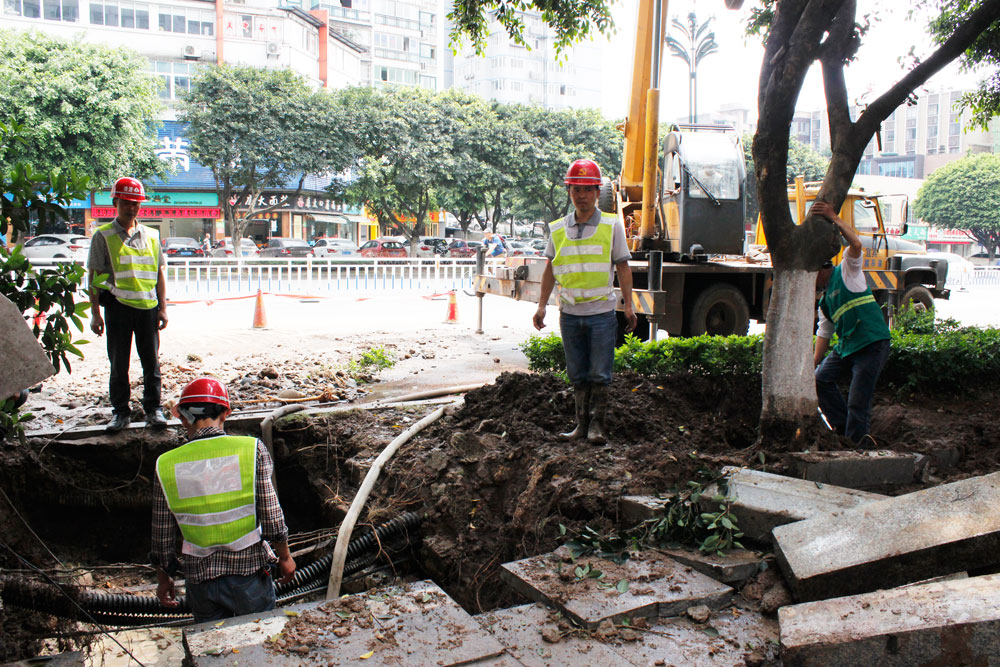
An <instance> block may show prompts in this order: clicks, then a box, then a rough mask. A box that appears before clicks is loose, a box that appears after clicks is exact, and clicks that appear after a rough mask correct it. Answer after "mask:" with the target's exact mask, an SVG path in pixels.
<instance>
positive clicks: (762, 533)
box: [701, 466, 885, 542]
mask: <svg viewBox="0 0 1000 667" xmlns="http://www.w3.org/2000/svg"><path fill="white" fill-rule="evenodd" d="M723 472H724V473H725V474H726V475H727V478H728V482H727V483H728V490H727V493H726V497H727V498H728V500H729V502H730V503H731V506H730V512H731V513H732V515H733V516H735V517H736V525H737V527H738V528H739V529H740V530H741V531H742V532H743V534H744V535H745V536H746V537H748V538H750V539H752V540H756V541H758V542H770V541H771V531H772V530H773V529H774V528H775V527H776V526H781V525H784V524H787V523H793V522H795V521H802V520H804V519H809V518H811V517H816V516H825V515H832V516H836V515H838V514H840V513H842V512H844V511H846V510H848V509H851V508H855V507H858V506H859V505H864V504H866V503H870V502H873V501H876V500H882V499H883V498H885V496H881V495H878V494H876V493H869V492H867V491H857V490H855V489H845V488H842V487H839V486H833V485H831V484H821V483H819V482H810V481H807V480H804V479H795V478H794V477H785V476H784V475H775V474H773V473H768V472H761V471H759V470H749V469H747V468H735V467H731V466H729V467H726V468H723ZM717 494H718V488H717V487H716V485H714V484H713V485H710V486H709V487H708V488H706V489H705V493H704V494H703V495H702V497H701V506H702V509H703V510H704V511H712V512H714V511H717V510H718V508H719V503H718V502H715V501H713V500H712V498H713V497H715V496H716V495H717Z"/></svg>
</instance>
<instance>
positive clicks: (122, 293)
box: [97, 223, 160, 310]
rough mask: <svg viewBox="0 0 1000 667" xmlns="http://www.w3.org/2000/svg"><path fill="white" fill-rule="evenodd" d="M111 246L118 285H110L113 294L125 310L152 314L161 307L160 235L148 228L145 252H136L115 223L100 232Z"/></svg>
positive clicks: (112, 261)
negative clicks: (158, 292)
mask: <svg viewBox="0 0 1000 667" xmlns="http://www.w3.org/2000/svg"><path fill="white" fill-rule="evenodd" d="M97 231H98V232H100V234H101V236H103V237H104V240H105V241H107V244H108V254H109V255H111V266H112V268H113V269H114V272H115V284H114V285H110V286H109V287H110V289H111V293H112V294H113V295H114V296H115V298H117V299H118V300H119V301H121V302H122V303H123V304H125V305H126V306H132V307H133V308H139V309H140V310H152V309H153V308H156V306H157V305H158V301H157V298H156V278H157V275H158V272H159V265H158V259H159V257H160V234H159V232H157V231H156V230H155V229H150V228H149V227H146V240H147V244H146V247H145V248H133V247H132V246H129V245H127V244H125V243H124V242H123V241H122V239H121V237H120V236H119V235H118V232H116V231H115V230H114V223H108V224H106V225H101V226H100V227H98V228H97Z"/></svg>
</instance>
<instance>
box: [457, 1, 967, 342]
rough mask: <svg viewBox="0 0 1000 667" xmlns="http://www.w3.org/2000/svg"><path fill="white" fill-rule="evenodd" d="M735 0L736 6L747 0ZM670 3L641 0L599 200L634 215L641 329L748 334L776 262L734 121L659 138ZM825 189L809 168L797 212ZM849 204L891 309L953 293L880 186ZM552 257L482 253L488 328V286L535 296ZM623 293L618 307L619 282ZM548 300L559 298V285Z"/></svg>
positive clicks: (478, 281)
mask: <svg viewBox="0 0 1000 667" xmlns="http://www.w3.org/2000/svg"><path fill="white" fill-rule="evenodd" d="M726 4H727V6H729V7H730V8H733V9H735V8H738V6H739V4H740V3H739V2H733V1H731V0H727V3H726ZM666 6H667V2H666V0H640V1H639V6H638V20H637V21H638V22H637V31H636V45H635V59H634V63H633V69H632V82H631V94H630V107H629V115H628V118H627V119H626V121H625V123H624V124H623V126H622V127H621V129H623V131H624V134H625V141H624V150H623V153H622V170H621V173H620V174H619V175H618V177H617V178H616V179H614V180H609V181H606V182H605V183H604V184H603V185H602V187H601V192H600V197H599V200H598V206H599V207H600V209H601V210H602V211H604V212H606V213H617V214H618V216H619V219H620V220H621V222H622V223H623V225H624V226H625V231H626V236H627V237H628V242H629V248H630V250H631V251H632V258H631V261H630V262H629V264H630V266H631V269H632V276H633V291H632V299H633V308H634V310H635V312H636V314H637V316H638V317H639V326H638V327H637V328H636V333H637V334H638V335H640V337H642V338H646V337H647V336H648V337H649V338H652V339H654V340H655V338H656V335H657V330H658V329H663V330H665V331H667V333H668V334H669V335H672V336H696V335H700V334H705V333H707V334H717V335H731V334H739V335H743V334H746V333H747V331H748V328H749V325H750V320H751V319H754V320H757V321H759V322H764V321H766V318H767V309H768V305H769V299H770V294H771V285H772V281H773V270H772V265H771V262H770V257H769V255H768V254H767V252H766V246H765V245H764V238H763V231H762V229H761V226H760V225H759V224H758V229H757V232H756V234H755V236H754V238H753V240H752V242H750V243H748V239H747V234H746V223H745V218H746V194H747V193H746V188H747V177H746V167H745V164H744V157H743V156H744V153H743V147H742V145H741V142H740V139H739V137H738V136H737V134H736V132H735V131H734V130H733V128H731V127H725V126H715V125H711V126H709V125H679V126H674V127H673V128H672V129H671V131H670V132H668V133H667V136H666V137H665V138H664V141H663V143H662V146H661V145H660V142H659V137H658V129H659V118H658V113H659V112H658V110H659V90H658V89H657V88H656V87H655V86H656V85H657V84H656V82H657V81H658V79H659V67H660V59H661V53H660V45H661V44H662V43H663V39H662V35H663V27H664V20H665V14H666ZM651 82H652V83H653V86H652V87H651ZM658 149H662V156H663V157H662V162H660V163H659V164H658V158H659V153H660V151H659V150H658ZM817 192H818V186H817V184H805V183H802V182H801V180H799V181H797V182H796V184H795V185H794V186H792V187H790V188H789V206H790V207H791V210H792V217H793V219H795V220H797V221H801V220H802V219H803V218H804V217H805V213H806V212H807V211H808V207H809V206H810V205H811V200H813V199H814V198H815V196H816V193H817ZM647 195H648V196H647ZM840 215H841V217H842V218H843V219H844V220H845V221H846V222H848V223H849V224H853V225H854V226H855V228H856V229H857V230H858V232H859V234H860V235H861V236H862V239H863V240H864V242H865V271H866V275H867V277H868V283H869V285H870V286H871V287H872V290H873V291H874V294H875V297H876V299H877V300H878V301H879V303H880V304H883V305H884V306H886V312H887V317H888V316H890V315H891V313H892V312H893V310H894V308H896V307H898V306H899V305H900V304H905V303H908V302H909V301H911V300H912V301H913V302H914V303H916V304H919V305H920V306H923V307H926V308H933V299H934V298H948V294H949V293H948V290H946V289H945V288H944V284H945V278H946V276H947V263H946V262H940V261H938V260H932V259H928V258H927V257H921V256H920V255H921V254H922V253H923V252H924V250H923V249H922V248H921V247H920V246H919V245H917V244H915V243H910V242H908V241H905V240H902V239H899V238H896V237H892V236H890V235H888V234H887V233H886V229H885V224H884V222H883V219H882V213H881V210H880V208H879V204H878V198H877V197H876V196H872V195H868V194H866V193H864V192H861V191H857V190H851V191H850V192H849V193H848V195H847V198H846V199H845V201H844V204H843V206H842V208H841V212H840ZM545 261H546V260H545V259H544V258H531V257H526V258H510V259H508V260H507V261H506V262H505V263H504V264H502V265H489V266H487V264H486V263H485V262H484V261H482V255H481V254H480V263H479V266H478V269H477V275H476V278H475V281H474V283H475V285H474V286H475V290H476V294H477V296H479V297H480V302H479V309H480V310H479V321H480V326H479V329H480V330H481V329H482V308H483V300H482V299H483V296H484V295H486V294H495V295H500V296H505V297H508V298H513V299H518V300H523V301H533V302H535V303H537V302H538V299H539V292H540V288H541V279H542V272H543V270H544V267H545ZM837 261H839V256H838V257H837ZM618 299H619V303H618V310H619V312H620V311H621V309H622V307H623V302H622V300H621V294H620V292H619V293H618ZM550 303H552V304H553V305H555V304H557V297H556V295H555V294H553V296H552V297H551V298H550ZM643 325H648V326H643Z"/></svg>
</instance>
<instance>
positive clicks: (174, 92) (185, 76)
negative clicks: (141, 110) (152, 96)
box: [149, 61, 198, 100]
mask: <svg viewBox="0 0 1000 667" xmlns="http://www.w3.org/2000/svg"><path fill="white" fill-rule="evenodd" d="M149 69H150V71H152V72H153V73H154V74H156V75H157V76H159V77H160V79H162V80H163V84H164V85H163V87H162V88H160V98H161V99H164V100H176V99H177V98H178V96H179V95H183V93H185V92H189V91H190V90H191V77H193V76H194V75H195V73H197V71H198V65H196V64H194V63H186V62H185V63H174V62H163V61H153V62H151V63H150V64H149Z"/></svg>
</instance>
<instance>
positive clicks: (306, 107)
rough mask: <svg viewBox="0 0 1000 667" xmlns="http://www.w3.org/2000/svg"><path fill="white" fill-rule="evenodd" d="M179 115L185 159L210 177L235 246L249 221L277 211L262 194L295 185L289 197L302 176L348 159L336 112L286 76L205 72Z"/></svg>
mask: <svg viewBox="0 0 1000 667" xmlns="http://www.w3.org/2000/svg"><path fill="white" fill-rule="evenodd" d="M180 109H181V113H180V119H181V120H182V121H185V122H187V123H188V130H187V137H188V139H190V141H191V156H192V157H193V158H194V159H196V160H198V161H199V162H200V163H201V164H203V165H205V166H207V167H210V168H211V169H212V173H213V175H214V176H215V187H216V191H217V192H218V194H219V205H220V206H221V207H222V210H223V214H224V216H225V218H226V221H227V222H228V223H229V224H230V226H231V229H232V235H233V243H234V244H239V239H241V238H242V237H243V234H244V231H245V229H246V225H247V222H248V221H249V220H251V219H252V218H253V217H254V216H257V215H260V214H262V213H267V212H269V211H271V210H274V209H275V208H277V206H279V205H280V202H278V203H275V204H271V203H270V202H262V201H261V200H260V195H261V193H262V192H263V191H264V190H266V189H269V188H271V189H274V188H286V187H287V185H288V184H289V183H290V182H296V183H297V190H296V191H295V193H294V194H293V195H291V197H292V198H293V199H294V198H295V197H297V196H298V193H299V192H301V190H302V186H303V184H304V182H305V179H306V177H308V176H310V175H320V174H325V173H328V172H339V171H343V170H344V169H346V168H348V167H349V166H350V165H351V163H352V161H353V158H354V146H353V144H352V143H351V141H352V136H353V135H352V133H351V131H350V129H349V122H350V119H349V118H347V117H345V116H343V115H342V114H343V110H344V109H343V107H342V106H341V105H338V104H337V103H336V100H335V99H334V98H333V96H332V95H331V94H329V93H327V92H326V91H318V92H316V91H313V90H311V89H310V88H309V86H308V85H307V84H306V82H305V80H304V79H302V77H300V76H298V75H297V74H295V73H293V72H291V71H289V70H262V69H257V68H254V67H244V66H234V65H221V66H218V67H209V68H205V69H203V70H202V71H201V72H199V73H198V75H197V76H196V77H195V78H194V80H193V81H192V84H191V92H190V93H189V94H188V95H186V96H185V98H184V99H183V101H182V103H181V105H180ZM236 247H239V245H236Z"/></svg>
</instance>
